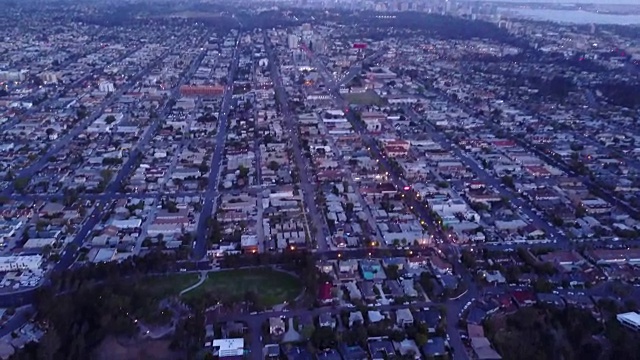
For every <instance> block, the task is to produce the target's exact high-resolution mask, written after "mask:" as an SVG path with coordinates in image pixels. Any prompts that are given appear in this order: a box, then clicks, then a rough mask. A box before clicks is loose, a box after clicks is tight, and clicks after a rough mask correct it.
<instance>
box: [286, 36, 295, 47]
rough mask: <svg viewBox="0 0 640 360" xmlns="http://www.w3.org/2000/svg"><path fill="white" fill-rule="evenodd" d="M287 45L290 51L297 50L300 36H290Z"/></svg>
mask: <svg viewBox="0 0 640 360" xmlns="http://www.w3.org/2000/svg"><path fill="white" fill-rule="evenodd" d="M287 44H289V49H297V48H298V35H294V34H290V35H289V37H288V38H287Z"/></svg>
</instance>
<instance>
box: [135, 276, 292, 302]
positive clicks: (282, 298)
mask: <svg viewBox="0 0 640 360" xmlns="http://www.w3.org/2000/svg"><path fill="white" fill-rule="evenodd" d="M203 274H204V276H206V277H205V278H204V280H202V279H199V277H198V274H194V273H185V274H172V275H163V276H154V277H150V278H148V279H146V280H145V281H144V282H143V284H142V286H143V287H145V288H146V289H147V292H148V294H149V295H150V296H152V297H154V298H157V299H161V298H166V297H170V296H178V295H180V294H181V292H182V294H181V295H180V297H181V298H182V299H183V300H185V301H187V302H189V301H194V300H198V299H201V298H203V297H212V298H214V299H216V300H220V301H225V302H239V301H243V300H245V298H246V296H247V294H248V293H252V294H253V295H252V296H254V297H255V298H256V300H257V302H258V303H260V304H261V305H262V306H264V307H273V306H275V305H278V304H282V303H284V302H287V301H291V300H294V299H295V298H296V297H297V296H298V295H300V293H301V291H302V284H301V282H300V280H299V279H298V278H297V277H296V276H295V275H292V274H290V273H287V272H284V271H279V270H274V269H272V268H252V269H237V270H222V271H215V272H205V273H203ZM201 276H202V274H201ZM196 285H197V286H196ZM185 289H189V290H188V291H184V290H185Z"/></svg>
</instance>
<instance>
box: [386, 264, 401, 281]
mask: <svg viewBox="0 0 640 360" xmlns="http://www.w3.org/2000/svg"><path fill="white" fill-rule="evenodd" d="M386 270H387V277H388V278H389V279H391V280H398V278H399V277H400V273H399V268H398V265H396V264H391V265H389V266H387V269H386Z"/></svg>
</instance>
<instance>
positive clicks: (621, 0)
mask: <svg viewBox="0 0 640 360" xmlns="http://www.w3.org/2000/svg"><path fill="white" fill-rule="evenodd" d="M463 1H476V0H463ZM489 2H512V3H534V2H538V3H547V4H569V5H571V4H598V5H638V6H640V1H639V0H495V1H489Z"/></svg>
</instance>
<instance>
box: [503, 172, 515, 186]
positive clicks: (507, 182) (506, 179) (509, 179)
mask: <svg viewBox="0 0 640 360" xmlns="http://www.w3.org/2000/svg"><path fill="white" fill-rule="evenodd" d="M501 180H502V183H503V184H504V185H505V186H507V187H510V188H512V189H514V188H515V187H516V186H515V182H514V181H513V177H512V176H510V175H504V176H503V177H502V178H501Z"/></svg>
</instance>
